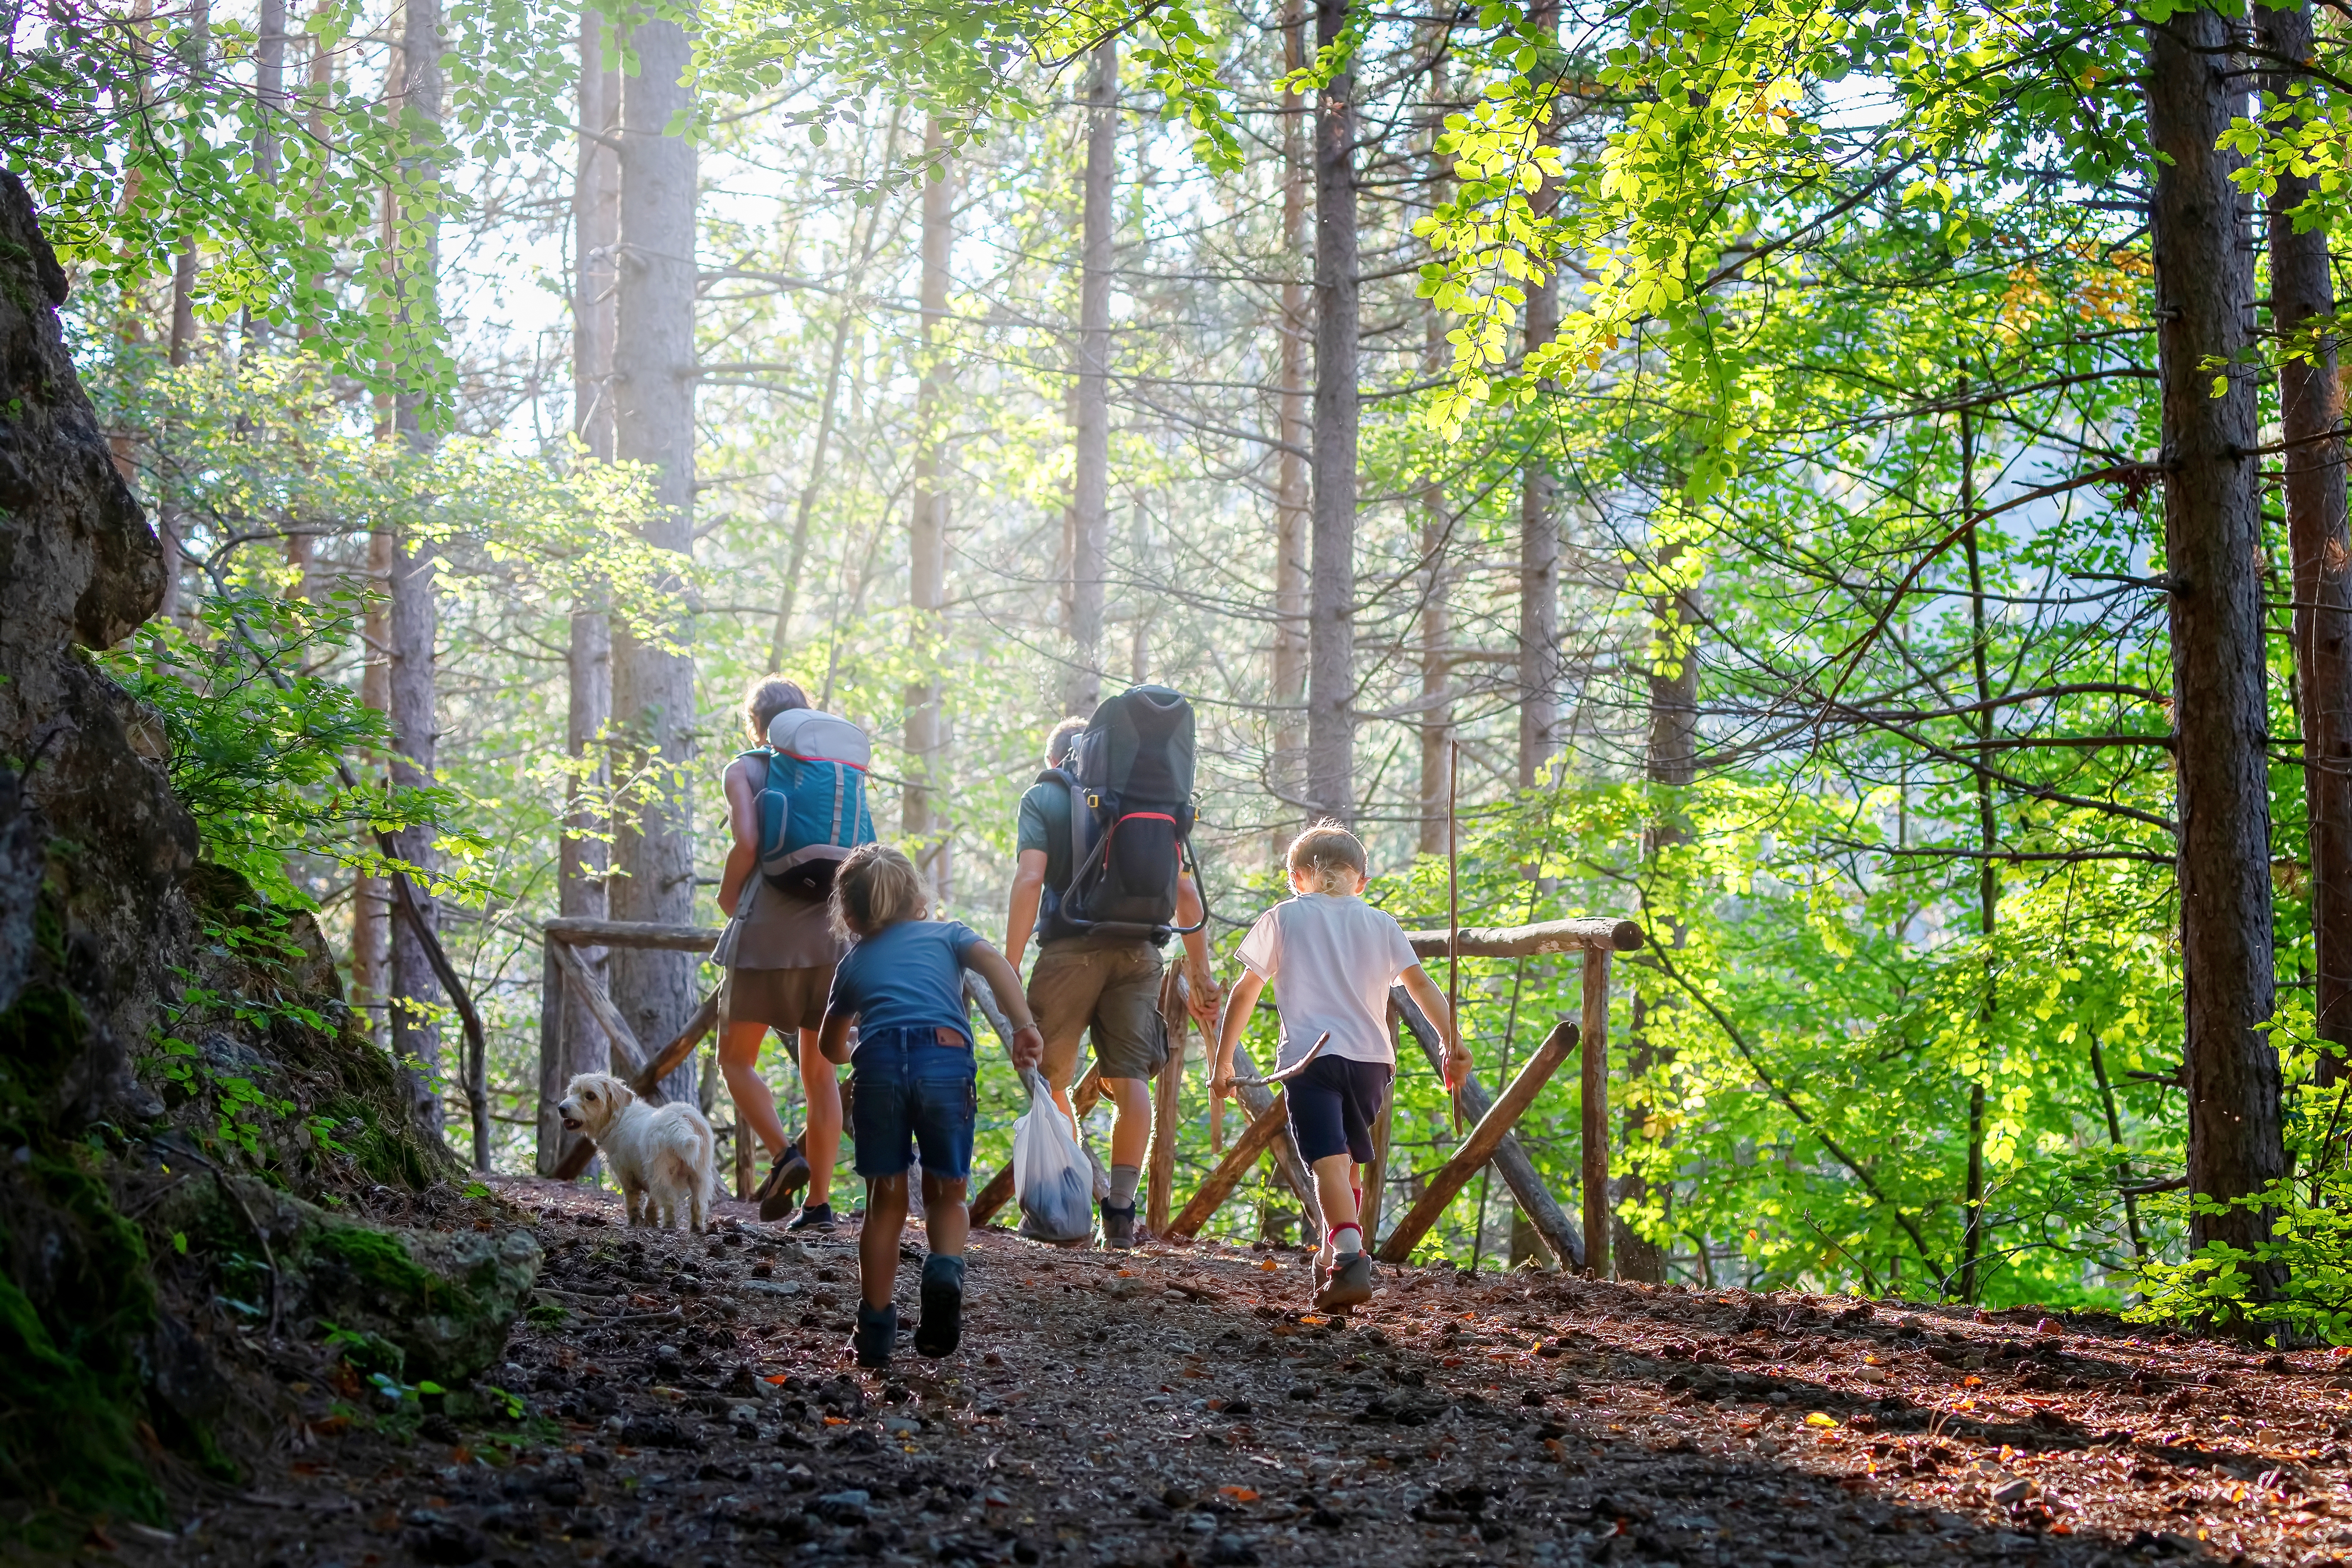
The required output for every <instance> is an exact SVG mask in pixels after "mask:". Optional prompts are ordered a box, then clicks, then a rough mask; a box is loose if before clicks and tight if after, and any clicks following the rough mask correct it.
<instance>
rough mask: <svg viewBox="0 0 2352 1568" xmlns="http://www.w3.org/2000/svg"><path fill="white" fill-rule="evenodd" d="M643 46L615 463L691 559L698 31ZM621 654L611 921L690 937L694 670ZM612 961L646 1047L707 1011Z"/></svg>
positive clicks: (626, 243) (690, 1076) (689, 996)
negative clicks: (634, 474) (690, 97)
mask: <svg viewBox="0 0 2352 1568" xmlns="http://www.w3.org/2000/svg"><path fill="white" fill-rule="evenodd" d="M630 38H631V40H632V42H633V43H634V44H635V48H636V54H637V69H636V70H635V72H634V73H631V74H628V75H625V76H624V77H623V78H622V79H621V135H620V141H621V150H620V165H621V199H620V243H619V246H618V256H619V263H620V265H619V267H618V276H617V277H616V279H615V287H614V296H615V298H614V305H615V313H614V339H613V380H612V385H613V413H614V430H613V440H614V454H615V455H617V456H618V457H619V458H620V459H621V460H622V461H624V462H635V463H644V464H646V465H650V466H651V467H652V468H653V470H654V474H655V495H656V500H657V501H658V502H659V506H658V507H657V508H656V512H655V515H654V517H653V518H652V520H651V521H649V522H648V523H647V524H646V543H647V544H650V545H653V546H655V547H656V548H657V549H667V550H675V551H677V553H678V554H679V555H682V556H683V555H690V554H692V552H693V549H694V361H695V350H694V290H695V252H696V248H697V246H696V227H695V197H696V166H695V152H694V144H693V143H692V142H691V141H688V140H686V139H685V138H684V137H682V136H673V135H670V134H668V133H667V131H668V127H669V124H670V121H671V120H672V119H673V118H675V117H677V116H678V115H681V114H683V113H684V112H685V111H686V110H687V108H688V102H687V89H686V87H685V85H684V78H685V74H686V70H687V66H688V40H687V36H686V29H685V28H683V27H681V26H678V24H677V23H676V22H670V21H661V20H651V19H639V20H635V21H634V22H633V23H632V25H631V31H630ZM612 647H613V655H612V656H613V720H614V729H615V731H616V732H617V736H618V746H619V750H618V752H617V754H616V756H615V758H614V768H615V772H616V775H617V776H619V777H620V778H621V779H622V780H623V781H624V782H625V783H628V784H629V785H631V786H632V788H633V789H634V791H635V792H634V793H633V794H632V796H631V797H630V798H629V801H628V804H627V805H625V806H624V807H623V808H622V809H621V810H620V811H619V812H618V813H617V816H616V820H615V821H614V848H615V851H616V852H615V854H614V862H615V869H616V871H617V873H618V874H617V876H616V877H615V878H614V881H613V882H612V883H611V884H610V888H609V902H610V904H611V908H612V913H613V916H614V918H615V919H618V920H639V921H653V922H658V923H660V924H662V925H690V924H692V923H693V920H694V851H693V841H692V838H691V825H692V821H693V819H692V815H691V812H690V810H689V809H688V808H689V802H688V796H687V783H688V773H687V769H688V767H689V766H690V764H691V763H692V761H693V758H694V736H695V718H696V716H695V709H694V665H693V663H692V661H691V660H689V659H688V657H687V656H686V655H685V654H683V653H669V652H666V651H665V650H663V649H661V648H659V647H657V646H656V645H654V644H652V643H647V642H645V641H643V640H641V639H639V638H637V637H635V636H633V635H631V634H630V633H629V632H628V631H627V630H626V628H625V627H622V626H614V628H613V629H612ZM610 962H611V967H612V973H613V993H612V994H613V1000H614V1004H615V1005H616V1006H618V1007H619V1009H620V1010H621V1016H622V1017H623V1018H624V1019H627V1020H628V1024H629V1027H630V1028H631V1029H632V1030H635V1033H636V1037H637V1038H638V1039H639V1040H667V1039H669V1038H670V1037H671V1036H673V1035H675V1034H676V1033H677V1031H678V1030H680V1029H682V1028H684V1027H685V1025H686V1020H687V1019H688V1017H690V1016H691V1015H692V1014H693V1012H694V1009H695V1007H696V1006H697V1004H698V1002H699V1001H700V1000H701V998H699V997H698V995H696V992H695V972H696V970H697V969H698V967H699V962H698V959H697V957H696V956H695V955H693V954H690V953H667V952H659V951H656V950H653V949H649V948H625V949H621V950H618V951H616V952H614V954H613V955H612V956H611V959H610ZM661 1092H662V1094H663V1096H664V1097H665V1098H667V1099H669V1100H673V1101H688V1100H691V1099H692V1098H693V1096H694V1093H695V1082H694V1064H693V1062H692V1061H687V1062H685V1063H682V1064H681V1065H680V1066H679V1067H678V1068H677V1070H676V1071H673V1072H671V1073H670V1074H669V1075H668V1076H667V1077H666V1078H664V1079H663V1080H662V1083H661Z"/></svg>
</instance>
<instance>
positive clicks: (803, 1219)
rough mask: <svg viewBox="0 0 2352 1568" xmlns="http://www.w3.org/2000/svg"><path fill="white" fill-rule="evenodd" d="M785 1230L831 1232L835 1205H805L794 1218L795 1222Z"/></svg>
mask: <svg viewBox="0 0 2352 1568" xmlns="http://www.w3.org/2000/svg"><path fill="white" fill-rule="evenodd" d="M784 1228H785V1229H786V1230H815V1231H820V1232H830V1231H831V1230H832V1229H833V1205H831V1204H829V1203H804V1204H803V1205H801V1211H800V1212H799V1213H798V1214H795V1215H794V1216H793V1222H792V1223H791V1224H790V1225H787V1226H785V1227H784Z"/></svg>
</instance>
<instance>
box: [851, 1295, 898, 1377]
mask: <svg viewBox="0 0 2352 1568" xmlns="http://www.w3.org/2000/svg"><path fill="white" fill-rule="evenodd" d="M849 1343H850V1344H851V1345H852V1346H853V1347H855V1348H856V1352H857V1364H858V1365H860V1366H887V1365H889V1364H890V1348H891V1346H893V1345H895V1344H896V1343H898V1303H897V1302H896V1301H893V1302H892V1303H891V1304H890V1305H888V1306H887V1307H885V1308H883V1309H882V1310H881V1311H880V1312H876V1311H875V1310H874V1309H873V1308H872V1307H869V1306H867V1305H866V1303H865V1302H864V1301H860V1302H858V1303H857V1332H856V1334H854V1335H852V1336H851V1338H850V1341H849Z"/></svg>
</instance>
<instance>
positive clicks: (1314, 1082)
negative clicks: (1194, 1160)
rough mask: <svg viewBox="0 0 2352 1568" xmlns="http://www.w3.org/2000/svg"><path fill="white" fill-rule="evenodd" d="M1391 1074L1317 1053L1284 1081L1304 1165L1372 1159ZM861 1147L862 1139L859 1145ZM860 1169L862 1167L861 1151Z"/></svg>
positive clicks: (1382, 1066)
mask: <svg viewBox="0 0 2352 1568" xmlns="http://www.w3.org/2000/svg"><path fill="white" fill-rule="evenodd" d="M1394 1075H1395V1073H1394V1070H1393V1069H1391V1067H1390V1066H1389V1064H1388V1063H1387V1062H1385V1061H1351V1060H1350V1059H1349V1058H1347V1057H1344V1056H1318V1057H1317V1058H1316V1059H1315V1060H1314V1061H1310V1062H1308V1063H1307V1071H1304V1072H1302V1073H1300V1074H1299V1075H1298V1076H1297V1077H1296V1078H1294V1079H1292V1080H1291V1081H1290V1082H1287V1083H1286V1084H1284V1085H1283V1089H1284V1090H1285V1092H1287V1093H1288V1095H1289V1096H1290V1135H1291V1136H1292V1137H1293V1138H1296V1139H1297V1141H1298V1155H1299V1157H1300V1158H1301V1159H1303V1160H1305V1161H1306V1162H1307V1164H1308V1165H1310V1166H1311V1165H1313V1164H1314V1163H1315V1162H1316V1161H1317V1160H1319V1159H1325V1158H1328V1157H1329V1156H1330V1155H1339V1154H1344V1155H1347V1156H1348V1157H1349V1159H1351V1160H1353V1161H1355V1163H1356V1164H1358V1165H1360V1166H1362V1165H1370V1163H1371V1159H1372V1123H1373V1122H1374V1121H1376V1120H1377V1119H1378V1118H1379V1116H1380V1113H1381V1102H1382V1101H1384V1100H1386V1099H1387V1098H1388V1092H1389V1080H1390V1079H1391V1077H1393V1076H1394ZM861 1147H862V1145H861ZM858 1158H859V1162H860V1163H859V1166H858V1168H859V1169H860V1170H863V1169H865V1168H866V1167H865V1165H864V1159H865V1156H864V1155H863V1154H860V1155H859V1156H858Z"/></svg>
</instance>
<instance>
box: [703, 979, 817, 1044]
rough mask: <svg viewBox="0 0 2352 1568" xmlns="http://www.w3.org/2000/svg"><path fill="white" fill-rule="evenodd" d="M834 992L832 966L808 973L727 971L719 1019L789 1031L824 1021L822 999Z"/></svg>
mask: <svg viewBox="0 0 2352 1568" xmlns="http://www.w3.org/2000/svg"><path fill="white" fill-rule="evenodd" d="M832 991H833V966H832V965H830V964H828V965H826V966H824V967H822V968H810V969H730V970H728V971H727V991H726V995H724V996H722V997H720V998H719V1010H720V1013H721V1016H723V1017H724V1018H725V1019H727V1020H728V1021H729V1022H730V1023H763V1024H766V1025H767V1026H768V1027H769V1028H771V1029H774V1030H782V1031H783V1033H784V1035H785V1037H786V1038H787V1039H788V1040H789V1039H791V1038H792V1031H793V1030H800V1029H814V1028H816V1027H817V1026H818V1025H819V1024H821V1023H823V1022H824V999H825V998H826V997H827V996H829V995H830V994H831V993H832Z"/></svg>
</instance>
